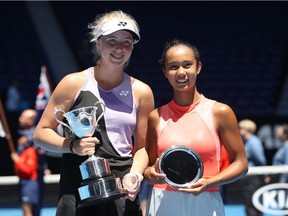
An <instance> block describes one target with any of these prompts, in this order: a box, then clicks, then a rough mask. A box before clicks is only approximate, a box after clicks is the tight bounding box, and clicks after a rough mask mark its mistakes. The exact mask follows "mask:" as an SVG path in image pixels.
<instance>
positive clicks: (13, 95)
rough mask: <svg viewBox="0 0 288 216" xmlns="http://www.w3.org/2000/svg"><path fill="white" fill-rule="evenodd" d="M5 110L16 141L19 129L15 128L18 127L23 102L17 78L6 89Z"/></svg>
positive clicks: (13, 138)
mask: <svg viewBox="0 0 288 216" xmlns="http://www.w3.org/2000/svg"><path fill="white" fill-rule="evenodd" d="M4 94H5V98H4V101H5V104H4V108H5V112H6V116H7V121H8V124H9V127H10V128H11V136H12V140H13V141H14V142H16V140H17V136H18V134H17V130H13V128H17V127H18V117H19V114H20V111H19V110H20V102H21V94H20V92H19V83H18V81H17V80H13V81H12V82H11V84H10V85H9V86H8V87H7V88H6V90H5V93H4Z"/></svg>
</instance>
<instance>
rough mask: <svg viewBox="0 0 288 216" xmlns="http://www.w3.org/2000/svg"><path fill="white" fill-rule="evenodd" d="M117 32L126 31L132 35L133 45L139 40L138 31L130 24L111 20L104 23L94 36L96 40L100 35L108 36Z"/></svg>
mask: <svg viewBox="0 0 288 216" xmlns="http://www.w3.org/2000/svg"><path fill="white" fill-rule="evenodd" d="M119 30H128V31H130V32H131V33H132V34H133V37H134V43H137V42H138V41H139V40H140V35H139V29H138V28H137V27H136V26H134V25H133V24H132V23H130V22H126V21H121V20H111V21H108V22H106V23H105V24H104V25H103V26H102V27H101V29H100V30H99V31H98V32H97V34H96V39H97V40H98V38H99V37H100V36H101V35H109V34H112V33H113V32H116V31H119Z"/></svg>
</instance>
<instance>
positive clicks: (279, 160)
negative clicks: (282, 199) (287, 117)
mask: <svg viewBox="0 0 288 216" xmlns="http://www.w3.org/2000/svg"><path fill="white" fill-rule="evenodd" d="M277 137H278V138H279V140H280V141H281V142H282V145H281V147H280V148H279V149H278V151H277V152H276V154H275V155H274V157H273V165H288V125H287V124H283V125H280V126H279V127H278V129H277ZM287 180H288V174H287V173H285V174H282V175H281V176H280V180H279V181H280V182H287Z"/></svg>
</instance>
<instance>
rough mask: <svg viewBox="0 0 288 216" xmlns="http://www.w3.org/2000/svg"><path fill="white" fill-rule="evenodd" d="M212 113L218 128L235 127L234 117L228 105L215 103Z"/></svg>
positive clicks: (235, 120)
mask: <svg viewBox="0 0 288 216" xmlns="http://www.w3.org/2000/svg"><path fill="white" fill-rule="evenodd" d="M213 112H214V117H215V120H216V124H217V125H218V126H222V127H224V126H229V125H237V119H236V115H235V113H234V111H233V110H232V108H231V107H230V106H229V105H227V104H224V103H220V102H216V103H215V106H214V109H213Z"/></svg>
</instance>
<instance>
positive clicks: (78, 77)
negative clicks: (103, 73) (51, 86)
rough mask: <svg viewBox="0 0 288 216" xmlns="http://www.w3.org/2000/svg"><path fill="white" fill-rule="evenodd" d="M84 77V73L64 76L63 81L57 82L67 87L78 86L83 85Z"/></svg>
mask: <svg viewBox="0 0 288 216" xmlns="http://www.w3.org/2000/svg"><path fill="white" fill-rule="evenodd" d="M86 77H87V75H86V73H85V71H81V72H74V73H70V74H68V75H66V76H64V77H63V79H62V80H61V81H60V82H59V84H62V85H67V86H69V87H73V86H79V85H82V84H83V83H84V81H85V80H86Z"/></svg>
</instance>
